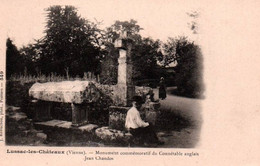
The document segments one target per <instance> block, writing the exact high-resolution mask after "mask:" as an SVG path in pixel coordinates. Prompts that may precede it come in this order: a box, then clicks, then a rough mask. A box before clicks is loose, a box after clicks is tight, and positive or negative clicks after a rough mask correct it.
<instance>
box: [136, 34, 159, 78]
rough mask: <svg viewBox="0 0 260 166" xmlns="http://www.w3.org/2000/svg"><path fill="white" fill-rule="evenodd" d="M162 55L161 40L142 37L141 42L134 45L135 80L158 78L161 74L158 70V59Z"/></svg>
mask: <svg viewBox="0 0 260 166" xmlns="http://www.w3.org/2000/svg"><path fill="white" fill-rule="evenodd" d="M161 57H162V53H161V51H160V41H159V40H156V41H154V40H153V39H151V38H142V40H141V42H140V43H138V44H135V45H134V47H133V64H134V80H135V81H137V80H142V79H158V78H159V77H160V75H158V73H157V70H156V69H157V67H158V64H157V61H158V59H160V58H161ZM140 64H142V65H140Z"/></svg>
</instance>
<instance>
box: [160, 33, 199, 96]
mask: <svg viewBox="0 0 260 166" xmlns="http://www.w3.org/2000/svg"><path fill="white" fill-rule="evenodd" d="M165 45H166V46H164V49H165V53H166V55H167V56H168V57H169V58H168V59H170V61H176V62H177V66H176V67H175V72H176V78H175V79H176V80H175V83H176V85H177V87H178V93H179V94H180V95H184V96H188V97H200V96H201V95H202V92H203V82H202V54H201V50H200V48H199V46H198V45H196V44H195V43H194V42H191V41H189V40H188V39H187V38H186V37H180V38H177V39H171V40H169V41H168V43H166V44H165Z"/></svg>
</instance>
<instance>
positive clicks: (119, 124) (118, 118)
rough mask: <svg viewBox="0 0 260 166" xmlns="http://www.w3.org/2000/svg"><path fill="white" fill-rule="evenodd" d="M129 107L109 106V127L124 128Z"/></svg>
mask: <svg viewBox="0 0 260 166" xmlns="http://www.w3.org/2000/svg"><path fill="white" fill-rule="evenodd" d="M129 109H130V107H119V106H110V107H109V127H110V128H112V129H117V130H125V119H126V114H127V111H128V110H129Z"/></svg>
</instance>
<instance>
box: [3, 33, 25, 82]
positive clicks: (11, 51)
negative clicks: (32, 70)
mask: <svg viewBox="0 0 260 166" xmlns="http://www.w3.org/2000/svg"><path fill="white" fill-rule="evenodd" d="M23 66H24V65H23V59H22V57H21V55H20V53H19V51H18V49H17V47H16V46H15V45H14V44H13V41H12V40H11V39H10V38H7V40H6V77H7V79H8V78H10V77H11V75H16V74H21V73H23V71H24V67H23Z"/></svg>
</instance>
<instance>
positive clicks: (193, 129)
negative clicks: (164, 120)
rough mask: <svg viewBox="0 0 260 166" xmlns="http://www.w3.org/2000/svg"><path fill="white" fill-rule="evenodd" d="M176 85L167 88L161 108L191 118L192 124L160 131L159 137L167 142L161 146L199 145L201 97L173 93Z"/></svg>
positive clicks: (183, 146)
mask: <svg viewBox="0 0 260 166" xmlns="http://www.w3.org/2000/svg"><path fill="white" fill-rule="evenodd" d="M175 88H176V87H170V88H167V98H166V99H164V100H160V104H161V107H160V109H161V110H170V111H171V112H173V113H174V114H176V115H180V116H181V117H183V118H185V119H187V120H189V121H190V122H191V126H189V127H187V128H183V129H181V130H173V131H167V132H159V133H158V137H159V138H160V139H161V140H163V141H164V142H165V144H164V145H162V146H160V147H175V148H193V147H195V146H196V145H198V142H199V137H200V129H201V125H202V117H201V104H202V101H203V100H201V99H192V98H187V97H180V96H176V95H173V94H171V91H172V90H173V89H175ZM154 93H155V100H156V99H158V89H154Z"/></svg>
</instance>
